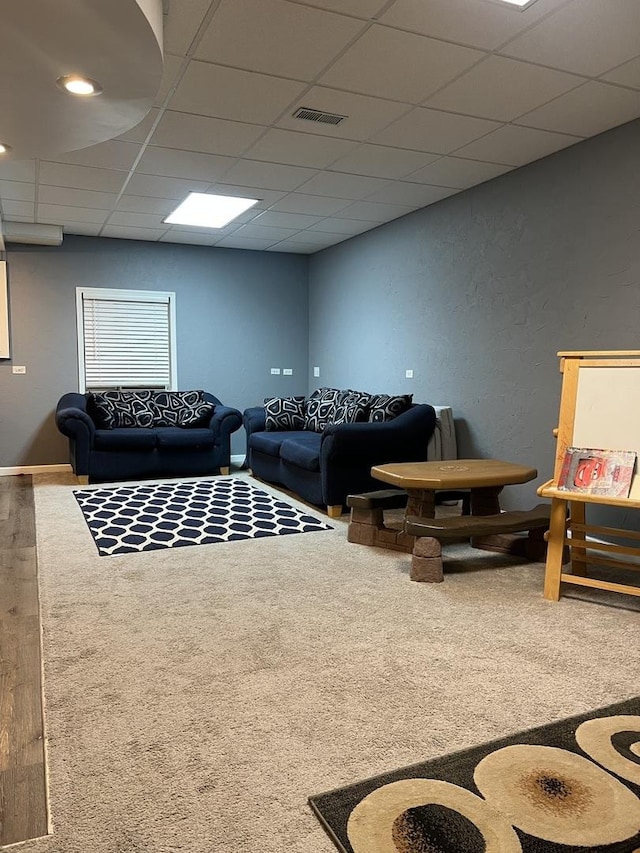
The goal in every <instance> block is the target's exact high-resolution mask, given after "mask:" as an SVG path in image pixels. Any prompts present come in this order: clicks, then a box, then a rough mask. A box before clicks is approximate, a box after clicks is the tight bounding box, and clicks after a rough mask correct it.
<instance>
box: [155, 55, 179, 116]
mask: <svg viewBox="0 0 640 853" xmlns="http://www.w3.org/2000/svg"><path fill="white" fill-rule="evenodd" d="M183 62H184V56H175V55H174V54H172V53H165V54H164V64H163V67H162V82H161V83H160V88H159V89H158V91H157V93H156V96H155V98H154V99H153V104H154V106H156V107H161V106H162V105H163V103H164V100H165V98H166V97H167V95H168V94H169V92H170V90H171V89H172V87H173V86H174V84H175V82H176V78H177V76H178V72H179V71H180V67H181V65H182V63H183Z"/></svg>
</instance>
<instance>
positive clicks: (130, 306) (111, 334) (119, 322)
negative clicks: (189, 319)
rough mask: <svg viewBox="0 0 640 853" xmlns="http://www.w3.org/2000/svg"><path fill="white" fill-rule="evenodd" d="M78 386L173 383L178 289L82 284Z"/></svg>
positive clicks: (96, 387) (161, 385)
mask: <svg viewBox="0 0 640 853" xmlns="http://www.w3.org/2000/svg"><path fill="white" fill-rule="evenodd" d="M77 290H78V293H77V309H78V356H79V358H78V361H79V370H80V375H79V380H80V390H81V391H86V390H103V389H108V388H167V389H171V388H175V387H176V365H175V294H173V293H160V292H155V291H138V290H110V289H104V290H103V289H98V288H78V289H77Z"/></svg>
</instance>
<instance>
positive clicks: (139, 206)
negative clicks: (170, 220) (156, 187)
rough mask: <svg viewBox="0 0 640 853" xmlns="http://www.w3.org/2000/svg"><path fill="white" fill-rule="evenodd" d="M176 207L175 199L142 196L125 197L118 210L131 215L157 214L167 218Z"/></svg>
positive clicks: (119, 203)
mask: <svg viewBox="0 0 640 853" xmlns="http://www.w3.org/2000/svg"><path fill="white" fill-rule="evenodd" d="M175 206H176V200H175V199H174V198H152V197H151V196H142V195H126V194H125V195H123V196H122V198H121V199H120V201H119V202H118V204H117V206H116V210H126V211H128V212H129V213H157V214H161V215H162V216H166V215H167V214H168V213H171V211H172V210H173V209H174V208H175Z"/></svg>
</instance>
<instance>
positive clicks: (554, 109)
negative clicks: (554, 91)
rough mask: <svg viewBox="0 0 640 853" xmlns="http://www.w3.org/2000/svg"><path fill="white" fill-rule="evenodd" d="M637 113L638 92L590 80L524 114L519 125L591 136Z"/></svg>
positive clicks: (639, 101) (633, 116)
mask: <svg viewBox="0 0 640 853" xmlns="http://www.w3.org/2000/svg"><path fill="white" fill-rule="evenodd" d="M639 116H640V92H633V91H631V89H620V88H619V87H618V86H610V85H608V84H607V83H597V82H595V81H590V82H588V83H585V84H584V86H581V87H580V88H579V89H574V90H573V91H572V92H568V93H567V94H566V95H563V96H562V97H561V98H557V99H556V100H555V101H552V102H551V103H550V104H546V105H545V106H544V107H540V109H538V110H533V112H530V113H527V115H524V116H522V117H521V118H519V119H518V122H517V123H518V124H524V125H527V126H528V127H537V128H541V129H542V130H555V131H558V132H559V133H573V134H576V135H577V136H594V135H595V134H596V133H602V132H603V131H605V130H609V129H610V128H612V127H617V126H618V125H619V124H624V123H625V122H627V121H631V120H632V119H635V118H638V117H639Z"/></svg>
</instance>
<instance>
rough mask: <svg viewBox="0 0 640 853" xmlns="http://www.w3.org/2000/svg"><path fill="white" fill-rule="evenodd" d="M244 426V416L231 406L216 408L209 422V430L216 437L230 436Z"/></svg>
mask: <svg viewBox="0 0 640 853" xmlns="http://www.w3.org/2000/svg"><path fill="white" fill-rule="evenodd" d="M241 426H242V414H241V413H240V411H239V410H238V409H233V408H231V406H222V405H220V406H216V407H215V409H214V410H213V415H212V416H211V420H210V421H209V429H210V430H212V431H213V432H214V433H215V435H216V436H229V435H231V433H232V432H235V431H236V430H237V429H240V427H241Z"/></svg>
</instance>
